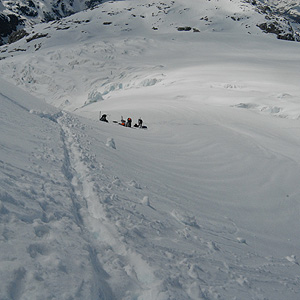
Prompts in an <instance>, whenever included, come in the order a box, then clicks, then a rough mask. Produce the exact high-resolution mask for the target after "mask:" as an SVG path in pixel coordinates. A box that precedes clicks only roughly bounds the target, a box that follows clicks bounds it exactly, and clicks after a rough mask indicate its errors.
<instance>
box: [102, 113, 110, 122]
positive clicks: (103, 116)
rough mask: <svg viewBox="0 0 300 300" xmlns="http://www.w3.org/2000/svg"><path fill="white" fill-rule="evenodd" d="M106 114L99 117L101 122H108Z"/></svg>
mask: <svg viewBox="0 0 300 300" xmlns="http://www.w3.org/2000/svg"><path fill="white" fill-rule="evenodd" d="M106 117H107V115H105V114H104V115H102V116H101V118H100V121H103V122H107V123H108V120H107V119H106Z"/></svg>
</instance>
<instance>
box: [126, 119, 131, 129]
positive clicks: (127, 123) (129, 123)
mask: <svg viewBox="0 0 300 300" xmlns="http://www.w3.org/2000/svg"><path fill="white" fill-rule="evenodd" d="M131 123H132V120H131V118H128V119H127V122H126V127H131Z"/></svg>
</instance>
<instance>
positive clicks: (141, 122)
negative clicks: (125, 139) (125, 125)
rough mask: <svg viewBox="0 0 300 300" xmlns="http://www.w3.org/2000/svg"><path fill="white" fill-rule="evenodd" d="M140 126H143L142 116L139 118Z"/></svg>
mask: <svg viewBox="0 0 300 300" xmlns="http://www.w3.org/2000/svg"><path fill="white" fill-rule="evenodd" d="M138 126H139V127H140V128H142V127H143V120H142V119H141V118H139V119H138Z"/></svg>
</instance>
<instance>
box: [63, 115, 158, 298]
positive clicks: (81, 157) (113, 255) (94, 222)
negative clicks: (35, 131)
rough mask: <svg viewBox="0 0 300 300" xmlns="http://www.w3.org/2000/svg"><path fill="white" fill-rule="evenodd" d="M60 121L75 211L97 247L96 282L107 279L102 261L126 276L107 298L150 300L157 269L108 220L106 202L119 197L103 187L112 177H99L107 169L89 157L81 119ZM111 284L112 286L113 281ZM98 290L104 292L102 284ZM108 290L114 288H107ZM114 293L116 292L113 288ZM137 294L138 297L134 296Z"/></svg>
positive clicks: (93, 258)
mask: <svg viewBox="0 0 300 300" xmlns="http://www.w3.org/2000/svg"><path fill="white" fill-rule="evenodd" d="M58 122H59V124H60V126H61V128H62V134H61V136H62V140H63V144H64V152H65V163H64V167H63V172H64V174H65V176H66V178H67V179H68V180H69V182H70V185H71V186H72V190H73V191H74V194H75V197H76V198H75V199H74V207H75V208H74V209H75V210H76V212H77V213H76V215H77V216H78V217H77V220H78V221H79V223H80V226H81V227H82V228H86V229H87V230H88V235H89V236H90V239H91V240H90V241H91V244H92V245H95V246H94V247H95V248H93V249H92V248H91V247H90V250H89V252H90V253H91V255H92V256H91V263H92V265H93V266H95V267H96V268H95V276H96V278H98V279H96V278H95V282H96V280H98V281H100V280H101V278H102V279H103V272H105V271H104V270H103V269H102V267H100V264H99V263H95V262H97V261H98V260H99V261H100V263H101V261H102V262H105V263H106V266H105V268H108V271H110V272H117V273H118V272H119V273H120V275H119V276H121V274H122V279H120V280H121V282H120V283H119V285H120V287H119V289H118V294H117V295H114V296H113V293H112V294H109V295H105V299H114V297H116V299H119V298H120V297H121V295H123V294H124V293H125V295H126V297H125V298H124V299H127V298H128V299H131V298H132V297H137V298H139V299H147V297H149V296H148V295H151V296H150V298H149V299H153V298H152V297H153V295H154V293H156V291H155V290H156V285H157V283H156V281H157V280H156V278H155V275H154V274H153V270H152V268H150V266H149V265H148V263H147V262H146V261H144V260H143V258H142V255H140V254H138V253H136V252H135V251H134V250H133V249H130V248H128V245H126V244H125V243H122V239H121V235H120V234H119V232H118V231H117V228H116V226H115V225H114V224H113V223H112V222H111V220H110V219H109V217H108V215H109V209H108V208H107V207H106V206H107V205H106V202H109V201H110V199H111V198H114V197H115V198H116V197H117V196H116V194H112V193H110V191H109V189H108V188H106V187H105V186H100V185H99V183H102V184H104V182H108V178H104V175H103V174H99V173H100V172H101V171H102V172H103V170H102V168H103V167H102V166H101V165H100V164H99V163H98V162H97V161H96V159H95V158H94V157H92V156H91V155H90V154H89V149H88V148H87V147H86V146H85V142H84V141H83V139H84V136H82V134H81V136H80V134H78V133H76V132H74V128H76V127H80V126H81V125H80V123H79V120H76V119H75V118H74V117H72V116H70V115H68V114H66V113H64V114H63V116H62V117H60V118H59V119H58ZM82 126H83V125H82ZM99 171H100V172H99ZM113 183H115V181H113ZM79 203H82V204H81V205H80V207H78V205H79ZM96 249H97V250H96ZM101 250H104V251H105V252H108V253H109V254H108V258H107V257H106V255H103V252H102V251H101ZM107 259H109V260H110V261H112V266H111V268H113V270H111V269H110V263H109V262H108V261H106V260H107ZM110 272H109V273H110ZM106 277H108V276H106ZM126 277H127V279H126ZM107 282H108V283H109V278H108V279H107ZM124 283H126V284H124ZM101 284H103V281H102V283H101ZM114 284H116V283H113V285H114ZM98 289H101V285H100V284H99V286H98ZM104 290H110V289H109V288H105V289H104ZM112 290H114V289H113V286H112ZM133 293H134V294H135V296H133V295H132V294H133ZM100 298H101V297H100ZM101 299H102V298H101Z"/></svg>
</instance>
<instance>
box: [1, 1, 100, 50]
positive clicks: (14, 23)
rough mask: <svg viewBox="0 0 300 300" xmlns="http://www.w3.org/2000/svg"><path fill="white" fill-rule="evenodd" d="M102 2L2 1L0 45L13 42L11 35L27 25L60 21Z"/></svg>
mask: <svg viewBox="0 0 300 300" xmlns="http://www.w3.org/2000/svg"><path fill="white" fill-rule="evenodd" d="M101 2H103V1H102V0H86V1H82V0H42V1H41V0H14V1H7V0H1V1H0V45H1V44H2V43H3V42H7V40H8V41H9V42H12V41H13V40H14V38H12V40H9V39H7V37H8V36H9V35H11V34H16V31H17V30H20V28H23V27H24V26H26V25H30V24H36V23H39V22H49V21H52V20H59V19H61V18H63V17H66V16H69V15H72V14H74V13H76V12H79V11H83V10H85V9H88V8H92V7H94V6H95V5H97V4H99V3H101Z"/></svg>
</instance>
